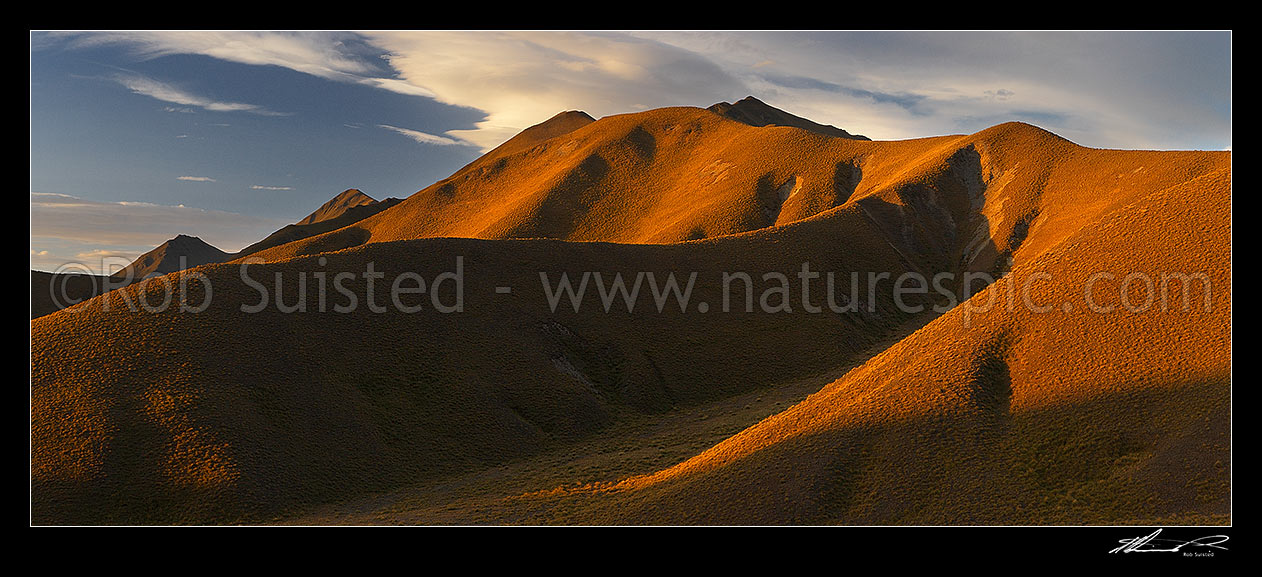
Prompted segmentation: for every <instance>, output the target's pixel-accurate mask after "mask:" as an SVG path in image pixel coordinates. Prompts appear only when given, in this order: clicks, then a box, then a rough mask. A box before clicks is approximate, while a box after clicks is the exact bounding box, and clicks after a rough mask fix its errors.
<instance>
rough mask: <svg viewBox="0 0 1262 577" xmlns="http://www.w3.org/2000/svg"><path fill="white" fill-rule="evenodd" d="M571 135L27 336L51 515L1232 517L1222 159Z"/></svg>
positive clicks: (593, 125) (603, 123)
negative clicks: (178, 290) (171, 299)
mask: <svg viewBox="0 0 1262 577" xmlns="http://www.w3.org/2000/svg"><path fill="white" fill-rule="evenodd" d="M554 120H555V119H554ZM549 122H551V121H549ZM549 122H546V123H544V124H543V125H540V126H545V127H546V128H544V129H540V130H535V131H534V132H530V131H531V130H533V129H528V131H527V132H529V134H527V133H523V135H519V137H520V139H518V138H515V139H510V141H508V142H506V143H505V145H501V146H500V147H498V148H496V149H495V150H492V151H491V152H489V153H487V154H486V155H484V156H483V157H482V158H480V159H478V160H475V161H474V162H472V163H470V164H469V165H468V166H466V167H464V168H462V169H461V170H460V171H458V172H456V173H455V174H454V175H453V176H451V177H449V178H447V179H444V180H442V181H439V182H438V183H435V184H434V185H433V186H430V187H427V188H425V189H422V190H421V191H419V192H417V193H416V194H414V195H412V196H410V197H409V198H407V199H405V200H403V201H401V202H398V203H397V204H394V205H393V206H391V207H389V208H386V209H384V210H381V211H380V212H377V213H376V214H374V215H372V216H369V217H367V218H364V219H362V220H359V221H357V222H355V223H353V224H350V225H348V226H344V227H341V228H338V229H336V230H330V231H328V232H325V233H322V234H317V235H314V236H310V237H307V238H303V239H299V240H297V241H294V242H290V243H286V244H283V245H278V246H274V247H271V248H268V249H265V250H261V251H259V252H257V253H255V255H254V256H258V257H259V258H260V259H262V260H263V261H264V262H263V263H262V264H250V265H248V267H247V268H244V269H243V268H242V267H241V266H239V265H240V264H241V263H223V264H217V265H210V266H205V267H202V268H200V269H198V271H197V273H198V274H197V275H192V274H187V273H177V274H179V275H180V276H175V277H172V278H173V280H176V281H180V280H183V281H186V282H185V283H183V285H180V286H185V285H186V286H187V292H186V294H184V295H183V296H184V297H185V298H184V300H185V301H186V302H188V303H203V302H205V304H206V306H205V307H204V309H201V310H198V311H197V312H187V311H183V310H180V309H179V308H177V307H168V308H165V309H163V310H160V311H157V312H149V311H146V310H141V309H138V308H136V307H133V306H129V303H134V302H136V301H138V300H139V299H140V298H142V297H143V298H146V299H147V301H146V302H156V301H158V300H161V299H160V298H148V297H149V296H150V295H145V294H142V293H141V287H139V286H135V285H133V286H129V287H127V288H124V289H121V290H117V291H113V292H111V293H109V294H106V295H102V296H100V297H97V298H95V299H93V300H91V301H88V302H86V303H83V304H80V305H79V306H78V307H77V308H76V309H75V310H74V311H62V312H59V313H54V314H51V315H48V316H45V317H41V318H38V319H35V320H33V321H32V328H31V331H32V350H31V383H32V385H31V454H32V467H31V469H32V481H31V492H32V518H33V521H34V522H35V523H37V524H43V523H59V524H60V523H84V524H92V523H124V524H132V523H236V522H247V523H266V522H274V521H277V520H286V519H292V520H294V522H298V523H303V524H308V523H328V522H348V523H378V522H412V523H417V522H419V523H433V522H444V523H458V524H469V523H485V522H491V523H568V524H589V523H598V524H607V523H610V524H616V523H739V524H780V523H871V524H907V523H913V524H914V523H928V524H933V523H948V524H1007V523H1016V524H1039V523H1053V524H1079V523H1081V524H1088V523H1092V524H1167V522H1180V521H1190V522H1193V524H1201V523H1213V524H1217V523H1224V522H1226V523H1229V522H1230V516H1229V515H1230V450H1229V448H1230V437H1229V430H1230V429H1229V423H1230V421H1229V415H1230V412H1229V411H1230V368H1231V365H1230V335H1231V330H1230V328H1231V327H1230V307H1231V292H1230V260H1229V257H1230V196H1231V182H1230V175H1231V173H1230V171H1231V154H1230V153H1229V152H1196V151H1121V150H1099V149H1091V148H1086V147H1081V146H1078V145H1076V144H1074V143H1072V142H1069V141H1067V140H1065V139H1062V138H1060V137H1058V136H1056V135H1055V134H1052V133H1050V132H1047V131H1045V130H1042V129H1039V128H1037V127H1034V126H1031V125H1028V124H1022V123H1006V124H1001V125H998V126H995V127H992V128H989V129H986V130H983V131H980V132H977V133H975V134H969V135H954V136H942V137H933V138H923V139H914V140H907V141H879V142H878V141H864V140H854V139H848V138H839V137H835V136H829V135H825V134H820V133H818V132H816V131H812V130H808V129H805V128H801V127H796V126H752V125H750V124H748V123H744V122H738V121H736V120H733V119H730V118H728V117H726V116H723V115H721V114H716V113H715V112H714V111H712V110H707V109H701V108H692V107H677V108H667V109H658V110H651V111H646V112H641V113H634V114H624V115H615V116H608V117H604V118H601V119H600V120H594V121H593V120H591V119H590V118H587V119H584V118H583V117H581V116H577V115H574V114H567V115H565V116H562V117H561V120H559V121H558V122H556V123H553V124H551V125H549ZM514 140H516V142H514ZM326 222H328V221H326ZM317 224H318V223H317ZM812 271H813V272H814V273H815V274H816V275H818V276H815V277H811V276H810V274H811V272H812ZM562 273H564V274H565V275H566V278H567V279H569V280H570V281H571V283H572V284H571V285H570V286H571V288H572V289H573V290H575V291H577V290H580V289H579V288H578V287H579V286H585V287H586V292H585V293H584V294H586V299H587V300H586V301H583V303H582V305H581V306H580V305H578V304H574V302H573V301H572V300H571V299H570V298H568V297H566V296H565V295H564V294H563V293H558V292H556V291H557V290H558V289H557V288H556V287H557V286H558V285H557V282H558V281H559V279H560V276H561V275H562ZM596 273H600V275H599V276H597V275H596ZM649 273H652V276H649ZM1101 273H1106V274H1104V275H1102V274H1101ZM1175 273H1177V274H1180V275H1184V276H1170V275H1173V274H1175ZM939 274H941V275H943V276H942V277H941V278H939V276H938V275H939ZM1198 274H1199V275H1201V276H1196V275H1198ZM378 275H379V276H378ZM672 275H673V277H672ZM917 275H918V276H917ZM966 275H967V276H966ZM986 275H989V276H990V277H991V279H992V280H993V279H999V280H998V282H996V283H994V284H990V285H989V286H988V287H987V286H986V284H987V283H986V282H979V283H977V286H972V285H971V284H965V283H964V282H963V279H967V278H971V277H977V278H983V279H984V278H985V276H986ZM1110 275H1111V276H1110ZM1162 275H1166V276H1162ZM339 277H340V278H341V280H334V279H338V278H339ZM418 278H419V279H420V281H418V280H417V279H418ZM619 278H620V279H621V280H622V281H624V282H623V283H622V284H621V285H618V284H617V282H616V279H619ZM670 278H673V279H674V280H675V281H676V284H675V285H674V286H675V288H676V289H677V290H676V291H675V292H673V293H672V292H671V291H669V290H666V289H664V288H663V287H664V286H666V285H665V284H664V283H665V282H666V279H670ZM830 278H831V280H832V281H834V282H832V283H831V284H829V279H830ZM907 278H912V279H913V280H914V279H915V278H920V279H922V280H928V279H933V280H934V282H938V283H939V285H937V286H941V288H942V289H943V290H941V291H937V290H933V291H914V290H912V291H902V292H900V291H899V290H897V289H896V288H895V286H896V283H901V282H902V280H901V279H907ZM1202 278H1203V279H1204V281H1206V284H1205V286H1206V289H1205V290H1204V291H1200V287H1201V286H1202V284H1201V280H1202ZM457 279H460V280H457ZM581 279H582V280H581ZM637 279H639V280H637ZM812 279H813V280H812ZM1093 279H1094V280H1093ZM1144 279H1147V280H1148V281H1152V282H1153V284H1152V285H1151V286H1152V290H1153V291H1158V290H1165V291H1167V292H1163V293H1157V292H1153V293H1149V296H1153V297H1154V298H1153V302H1152V303H1150V304H1148V305H1147V306H1144V307H1137V306H1134V305H1137V304H1143V303H1145V301H1146V298H1145V290H1144V289H1145V288H1146V287H1148V286H1149V285H1147V284H1145V280H1144ZM247 280H248V281H249V282H247ZM939 281H940V282H939ZM1027 281H1028V282H1027ZM374 282H375V283H376V285H375V290H376V292H373V289H370V288H369V287H370V286H373V285H371V284H370V283H374ZM1014 283H1015V284H1014ZM1092 283H1094V284H1092ZM175 284H177V285H179V284H180V283H178V282H177V283H175ZM259 286H262V287H263V289H264V290H266V291H267V293H266V294H262V293H260V292H259V288H258V287H259ZM391 286H395V287H405V288H409V289H411V290H410V292H409V293H408V294H398V292H397V291H396V294H395V296H396V297H397V300H394V299H391V298H390V297H389V296H387V295H388V294H389V293H388V291H387V290H386V287H391ZM617 286H622V287H623V289H625V291H631V292H634V291H632V287H633V286H640V287H641V290H639V291H638V292H635V296H630V294H629V292H622V293H620V292H619V291H618V289H617ZM1087 286H1095V287H1096V288H1097V289H1099V290H1100V291H1101V292H1100V293H1099V296H1100V299H1099V300H1098V301H1093V302H1100V303H1102V304H1103V305H1104V306H1102V307H1095V309H1094V310H1093V309H1092V308H1090V307H1088V306H1087V304H1086V301H1084V299H1085V298H1090V297H1086V296H1084V287H1087ZM212 287H213V298H211V299H209V302H206V301H207V296H208V295H211V294H212V291H211V290H210V289H211V288H212ZM337 287H340V288H337ZM422 287H423V288H422ZM686 287H687V288H686ZM1008 287H1013V288H1011V289H1009V288H1008ZM1163 287H1164V288H1163ZM502 289H508V290H502ZM808 289H809V290H808ZM1027 289H1028V290H1027ZM1124 289H1125V290H1124ZM149 290H151V291H152V290H157V289H156V288H155V287H149ZM421 290H424V291H425V292H420V291H421ZM1170 291H1173V292H1170ZM808 293H809V294H808ZM684 294H687V295H688V296H687V297H686V298H685V297H684V296H683V295H684ZM348 295H354V303H355V306H350V303H351V299H350V297H349V296H348ZM374 295H375V296H374ZM662 295H665V296H662ZM671 295H674V296H671ZM1024 295H1028V296H1029V298H1028V299H1026V300H1022V299H1023V298H1024ZM1160 295H1165V296H1160ZM1205 295H1208V296H1207V299H1208V301H1207V302H1209V303H1211V304H1212V307H1207V308H1201V307H1200V304H1201V302H1202V298H1203V297H1204V296H1205ZM624 296H625V297H626V298H625V299H624V298H623V297H624ZM830 296H832V297H836V298H832V299H830V298H829V297H830ZM659 297H660V298H659ZM1167 297H1169V298H1167ZM1184 297H1186V298H1184ZM1159 299H1160V300H1159ZM684 301H686V302H684ZM370 302H371V305H372V306H370V304H369V303H370ZM680 302H683V306H676V305H677V304H678V303H680ZM1184 302H1186V303H1188V306H1186V307H1185V306H1182V303H1184ZM960 303H963V304H960ZM1012 303H1015V304H1012ZM1065 303H1068V304H1069V307H1068V308H1065V306H1064V304H1065ZM1160 303H1164V305H1161V304H1160ZM1172 303H1174V304H1172ZM339 305H341V306H342V307H343V310H339V309H338V308H337V307H338V306H339ZM571 305H573V306H571ZM632 305H634V308H633V310H627V309H628V308H630V307H631V306H632ZM1193 305H1195V306H1193ZM299 308H301V309H302V310H303V311H304V312H287V311H294V310H295V309H299ZM256 309H257V310H256ZM1035 309H1037V310H1035ZM1105 309H1107V312H1106V311H1105ZM820 387H822V388H820ZM734 503H739V504H740V505H739V506H733V504H734Z"/></svg>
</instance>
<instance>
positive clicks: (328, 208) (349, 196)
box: [297, 188, 377, 225]
mask: <svg viewBox="0 0 1262 577" xmlns="http://www.w3.org/2000/svg"><path fill="white" fill-rule="evenodd" d="M374 204H377V200H376V199H374V198H373V197H371V196H368V195H367V194H364V193H363V192H361V191H360V190H359V189H356V188H348V189H346V190H344V191H342V192H341V193H340V194H338V195H337V196H335V197H333V198H332V199H330V200H329V201H328V202H326V203H324V204H323V205H322V206H320V208H318V209H316V211H315V212H313V213H311V214H309V215H307V217H306V218H304V219H302V220H300V221H298V223H297V224H298V225H304V224H315V223H317V222H324V221H326V220H332V219H335V218H337V217H339V216H342V215H343V214H346V212H347V211H348V210H351V209H353V208H356V207H360V206H372V205H374Z"/></svg>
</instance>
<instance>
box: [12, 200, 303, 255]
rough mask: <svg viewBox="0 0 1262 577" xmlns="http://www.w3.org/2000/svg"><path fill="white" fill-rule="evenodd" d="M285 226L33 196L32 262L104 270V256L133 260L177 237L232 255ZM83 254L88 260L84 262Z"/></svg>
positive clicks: (208, 213) (250, 218)
mask: <svg viewBox="0 0 1262 577" xmlns="http://www.w3.org/2000/svg"><path fill="white" fill-rule="evenodd" d="M286 224H289V221H288V220H282V219H277V218H263V217H259V216H254V215H248V214H238V213H233V212H226V211H219V210H207V209H200V208H193V207H186V206H170V205H161V204H153V203H147V202H102V201H96V200H87V199H83V198H78V197H75V196H70V195H66V194H57V193H39V192H32V193H31V220H30V226H31V257H32V259H31V260H32V266H35V265H37V264H38V265H40V266H42V267H44V268H43V270H55V269H56V268H57V266H59V265H61V264H64V263H68V262H83V263H84V264H86V265H88V266H89V268H91V269H93V270H103V269H102V268H101V267H100V266H99V265H100V264H101V263H100V262H98V261H99V260H100V259H101V257H104V256H110V255H113V256H128V255H130V256H131V257H132V258H135V256H138V255H140V254H142V253H144V252H146V251H149V250H151V249H153V248H154V247H156V246H158V245H160V244H162V243H163V242H166V241H167V240H170V239H171V238H174V237H175V236H176V235H179V234H189V235H194V236H199V237H201V238H202V239H204V240H205V241H206V242H208V243H210V244H213V245H215V246H217V247H219V248H220V249H223V250H225V251H229V252H233V251H237V250H240V249H242V248H244V247H245V246H248V245H250V244H252V243H254V242H256V241H258V240H259V239H261V238H263V237H265V236H267V235H268V234H271V233H272V232H273V231H275V230H277V229H280V228H281V227H283V226H285V225H286ZM93 251H99V252H93ZM40 253H46V254H40ZM84 255H87V256H88V257H90V258H88V259H84V258H80V257H81V256H84Z"/></svg>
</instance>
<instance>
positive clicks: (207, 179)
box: [175, 176, 218, 182]
mask: <svg viewBox="0 0 1262 577" xmlns="http://www.w3.org/2000/svg"><path fill="white" fill-rule="evenodd" d="M175 179H176V180H186V181H189V182H218V181H216V180H215V179H213V178H211V177H209V176H177V177H175Z"/></svg>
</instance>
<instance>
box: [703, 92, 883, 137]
mask: <svg viewBox="0 0 1262 577" xmlns="http://www.w3.org/2000/svg"><path fill="white" fill-rule="evenodd" d="M707 110H709V111H711V112H713V113H715V114H720V115H723V116H725V117H727V118H730V119H732V120H735V121H737V122H741V123H744V124H748V125H750V126H795V127H797V128H801V129H805V130H809V131H811V132H818V133H820V134H827V135H828V136H836V137H838V138H851V139H854V140H871V139H870V138H868V137H866V136H863V135H860V134H850V133H849V132H846V131H845V130H842V129H840V128H837V127H836V126H832V125H828V124H819V123H817V122H814V121H811V120H807V119H805V118H802V117H800V116H794V115H792V114H789V113H788V112H785V111H783V110H780V109H779V108H776V107H774V106H770V105H768V104H767V103H765V102H763V101H761V100H759V99H757V98H754V97H753V96H746V97H745V98H742V99H740V100H738V101H737V102H736V104H729V103H727V102H720V103H718V104H715V105H713V106H711V107H709V108H707Z"/></svg>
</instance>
